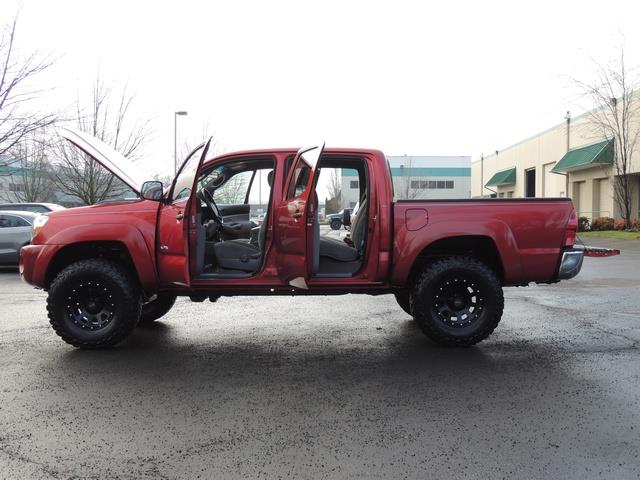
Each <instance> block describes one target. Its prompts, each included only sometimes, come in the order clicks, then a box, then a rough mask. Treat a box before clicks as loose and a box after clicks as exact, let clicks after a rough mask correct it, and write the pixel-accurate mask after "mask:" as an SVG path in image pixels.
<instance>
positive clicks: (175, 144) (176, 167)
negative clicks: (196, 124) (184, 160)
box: [173, 110, 187, 177]
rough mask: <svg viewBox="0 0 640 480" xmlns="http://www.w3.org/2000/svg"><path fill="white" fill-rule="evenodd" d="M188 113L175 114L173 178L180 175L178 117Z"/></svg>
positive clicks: (182, 111) (179, 112)
mask: <svg viewBox="0 0 640 480" xmlns="http://www.w3.org/2000/svg"><path fill="white" fill-rule="evenodd" d="M186 114H187V112H185V111H184V110H180V111H177V112H173V176H174V177H175V176H176V174H177V173H178V115H180V116H184V115H186Z"/></svg>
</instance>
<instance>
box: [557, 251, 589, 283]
mask: <svg viewBox="0 0 640 480" xmlns="http://www.w3.org/2000/svg"><path fill="white" fill-rule="evenodd" d="M583 260H584V247H583V246H582V245H574V246H573V247H570V248H567V249H566V250H565V251H564V252H562V260H561V261H560V268H559V269H558V280H567V279H569V278H573V277H575V276H576V275H578V273H580V269H582V261H583Z"/></svg>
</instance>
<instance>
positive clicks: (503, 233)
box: [391, 198, 574, 285]
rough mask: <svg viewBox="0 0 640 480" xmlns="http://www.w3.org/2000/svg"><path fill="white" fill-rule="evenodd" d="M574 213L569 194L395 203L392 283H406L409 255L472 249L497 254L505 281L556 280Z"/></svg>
mask: <svg viewBox="0 0 640 480" xmlns="http://www.w3.org/2000/svg"><path fill="white" fill-rule="evenodd" d="M573 212H574V210H573V205H572V203H571V200H570V199H568V198H529V199H522V198H508V199H506V198H505V199H503V198H491V199H485V198H481V199H456V200H400V201H396V202H395V203H394V204H393V224H394V241H393V249H392V255H393V259H394V261H393V262H392V265H393V270H392V275H391V278H392V283H393V284H397V285H400V284H403V283H404V282H406V279H407V277H408V276H409V275H410V274H411V269H412V266H413V264H414V262H410V260H409V259H415V258H416V257H419V256H422V257H424V256H428V255H438V254H439V253H440V252H443V254H444V253H445V252H453V253H457V251H458V250H460V253H464V251H465V250H466V249H469V248H473V249H481V250H483V251H484V250H486V251H487V255H491V256H493V257H496V256H497V260H498V262H499V263H498V264H497V265H496V268H499V274H500V275H501V278H502V280H503V284H504V285H521V284H526V283H528V282H551V281H554V280H555V279H556V275H557V271H558V266H559V263H560V258H561V256H562V251H563V249H564V246H565V245H564V244H565V235H566V230H567V225H568V223H569V219H570V217H571V215H572V213H573ZM455 239H458V240H455ZM491 249H493V250H492V251H490V250H491Z"/></svg>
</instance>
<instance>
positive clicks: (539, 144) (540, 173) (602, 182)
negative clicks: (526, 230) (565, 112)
mask: <svg viewBox="0 0 640 480" xmlns="http://www.w3.org/2000/svg"><path fill="white" fill-rule="evenodd" d="M602 140H603V139H602V137H601V136H600V135H598V134H597V133H595V132H594V130H593V128H592V127H591V126H590V125H589V123H588V118H587V116H586V115H581V116H580V117H576V118H575V119H572V120H571V124H570V130H569V148H570V149H575V148H579V147H583V146H586V145H589V144H592V143H595V142H598V141H602ZM566 152H567V125H566V122H563V123H560V124H558V125H556V126H554V127H552V128H550V129H548V130H546V131H544V132H541V133H539V134H538V135H535V136H533V137H530V138H527V139H525V140H523V141H521V142H519V143H516V144H515V145H512V146H510V147H508V148H505V149H503V150H500V151H498V152H496V153H493V154H491V155H488V156H487V157H485V158H484V159H483V160H481V159H478V160H475V161H473V162H472V164H471V196H472V197H479V196H489V195H491V194H493V193H495V194H496V196H498V197H510V196H512V197H524V196H525V187H526V182H525V172H526V171H527V170H529V169H535V172H536V173H535V175H536V188H535V196H536V197H565V196H567V190H568V195H569V196H570V197H571V199H572V200H573V203H574V205H575V207H576V210H577V211H578V213H579V215H580V216H586V217H589V218H593V217H597V216H610V217H615V218H619V217H621V215H620V212H619V211H618V208H617V206H616V205H615V202H614V198H613V191H614V182H615V181H616V177H615V168H614V167H613V166H606V167H602V166H596V167H592V168H588V169H584V170H578V171H572V172H569V175H568V188H567V176H565V175H560V174H556V173H551V169H552V168H553V166H554V165H555V164H556V163H557V162H558V161H559V160H560V159H561V158H562V157H563V156H564V154H565V153H566ZM513 167H515V168H516V183H515V184H514V185H505V186H499V187H488V188H487V187H484V188H483V185H486V183H487V182H488V181H489V179H490V178H491V177H492V176H493V175H494V174H495V173H496V172H498V171H501V170H504V169H507V168H513ZM631 172H633V173H640V152H638V151H636V152H635V154H634V157H633V158H632V161H631ZM632 185H633V197H634V200H633V203H632V207H633V212H634V213H633V216H634V217H638V216H640V175H638V176H637V178H636V176H635V175H634V176H633V178H632Z"/></svg>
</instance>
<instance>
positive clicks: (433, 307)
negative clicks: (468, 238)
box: [411, 257, 504, 346]
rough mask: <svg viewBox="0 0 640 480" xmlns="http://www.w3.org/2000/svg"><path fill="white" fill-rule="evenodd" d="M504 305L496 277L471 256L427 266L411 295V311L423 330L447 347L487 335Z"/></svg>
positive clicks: (451, 258)
mask: <svg viewBox="0 0 640 480" xmlns="http://www.w3.org/2000/svg"><path fill="white" fill-rule="evenodd" d="M503 307H504V298H503V295H502V287H501V284H500V281H499V279H498V277H497V276H496V274H495V273H494V271H493V270H492V269H490V268H489V267H488V266H487V265H485V264H484V263H482V262H481V261H479V260H477V259H475V258H471V257H450V258H445V259H441V260H437V261H435V262H434V263H432V264H430V265H428V266H427V267H426V268H425V270H424V272H423V273H422V274H421V275H419V276H418V277H417V279H416V281H415V284H414V287H413V290H412V294H411V311H412V313H413V316H414V318H415V319H416V322H418V324H419V325H420V328H421V329H422V331H423V332H424V333H425V335H427V336H428V337H429V338H430V339H432V340H434V341H435V342H438V343H441V344H443V345H450V346H470V345H474V344H476V343H478V342H480V341H481V340H484V339H485V338H487V337H488V336H489V335H491V333H492V332H493V330H494V329H495V328H496V327H497V326H498V323H499V322H500V319H501V317H502V310H503Z"/></svg>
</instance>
